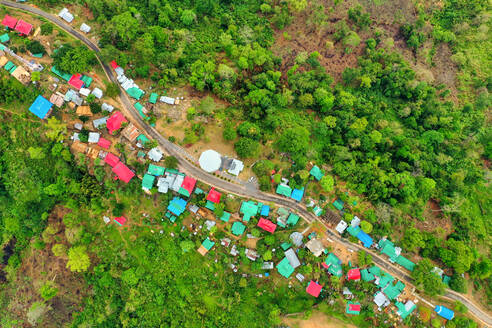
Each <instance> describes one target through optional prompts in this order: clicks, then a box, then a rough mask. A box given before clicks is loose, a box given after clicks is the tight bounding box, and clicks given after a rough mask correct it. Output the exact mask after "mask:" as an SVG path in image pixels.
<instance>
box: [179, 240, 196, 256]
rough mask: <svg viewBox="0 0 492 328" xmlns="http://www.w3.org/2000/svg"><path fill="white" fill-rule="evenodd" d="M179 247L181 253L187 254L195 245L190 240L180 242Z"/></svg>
mask: <svg viewBox="0 0 492 328" xmlns="http://www.w3.org/2000/svg"><path fill="white" fill-rule="evenodd" d="M179 246H180V247H181V250H182V251H183V253H187V252H189V251H190V250H192V249H193V248H195V244H194V243H193V242H192V241H191V240H183V241H182V242H180V243H179Z"/></svg>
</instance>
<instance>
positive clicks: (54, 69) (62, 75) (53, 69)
mask: <svg viewBox="0 0 492 328" xmlns="http://www.w3.org/2000/svg"><path fill="white" fill-rule="evenodd" d="M51 72H52V73H55V74H56V75H58V76H59V77H61V78H62V79H64V80H65V81H67V82H68V80H70V78H71V77H72V74H69V73H65V72H62V71H60V70H59V69H58V68H56V66H53V67H51Z"/></svg>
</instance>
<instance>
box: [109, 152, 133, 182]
mask: <svg viewBox="0 0 492 328" xmlns="http://www.w3.org/2000/svg"><path fill="white" fill-rule="evenodd" d="M106 157H107V156H106ZM111 170H112V171H113V173H114V174H116V176H117V177H118V179H119V180H121V181H123V182H125V183H128V182H130V180H131V179H132V178H133V177H134V176H135V173H133V171H132V170H130V169H129V168H128V167H127V166H126V165H125V164H123V162H118V164H116V165H115V166H114V167H113V168H112V169H111Z"/></svg>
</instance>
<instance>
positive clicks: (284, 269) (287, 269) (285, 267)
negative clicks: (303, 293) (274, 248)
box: [277, 257, 294, 278]
mask: <svg viewBox="0 0 492 328" xmlns="http://www.w3.org/2000/svg"><path fill="white" fill-rule="evenodd" d="M277 271H278V273H279V274H280V275H281V276H284V277H285V278H289V277H290V275H291V274H292V273H294V268H293V267H292V265H290V262H289V259H288V258H287V257H284V258H283V259H282V261H280V262H279V263H278V264H277Z"/></svg>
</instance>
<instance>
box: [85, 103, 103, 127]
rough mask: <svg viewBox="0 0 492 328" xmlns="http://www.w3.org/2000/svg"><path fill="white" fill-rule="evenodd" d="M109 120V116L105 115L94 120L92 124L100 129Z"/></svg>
mask: <svg viewBox="0 0 492 328" xmlns="http://www.w3.org/2000/svg"><path fill="white" fill-rule="evenodd" d="M82 107H83V106H82ZM107 121H108V117H107V116H104V117H101V118H98V119H95V120H93V121H92V125H93V126H94V129H99V128H100V127H103V126H105V125H106V123H107Z"/></svg>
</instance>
